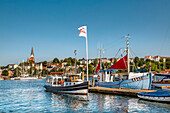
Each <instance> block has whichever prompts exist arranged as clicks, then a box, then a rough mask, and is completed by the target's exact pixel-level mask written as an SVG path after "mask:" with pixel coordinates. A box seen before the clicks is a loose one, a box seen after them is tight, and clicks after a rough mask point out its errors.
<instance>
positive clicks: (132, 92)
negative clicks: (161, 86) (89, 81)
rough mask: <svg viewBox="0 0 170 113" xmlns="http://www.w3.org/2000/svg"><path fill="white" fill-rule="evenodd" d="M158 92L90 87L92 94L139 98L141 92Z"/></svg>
mask: <svg viewBox="0 0 170 113" xmlns="http://www.w3.org/2000/svg"><path fill="white" fill-rule="evenodd" d="M154 91H156V90H142V89H127V88H105V87H89V92H91V93H105V94H115V95H124V96H133V97H137V93H140V92H154Z"/></svg>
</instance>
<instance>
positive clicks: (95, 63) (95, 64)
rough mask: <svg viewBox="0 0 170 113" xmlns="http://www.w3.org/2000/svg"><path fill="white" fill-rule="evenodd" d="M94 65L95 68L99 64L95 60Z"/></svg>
mask: <svg viewBox="0 0 170 113" xmlns="http://www.w3.org/2000/svg"><path fill="white" fill-rule="evenodd" d="M93 64H94V67H96V66H97V64H98V61H97V60H96V59H95V60H94V62H93Z"/></svg>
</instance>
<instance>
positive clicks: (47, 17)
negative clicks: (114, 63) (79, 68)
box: [0, 0, 170, 66]
mask: <svg viewBox="0 0 170 113" xmlns="http://www.w3.org/2000/svg"><path fill="white" fill-rule="evenodd" d="M169 6H170V1H169V0H0V66H6V65H8V64H19V63H20V62H22V61H26V60H27V58H29V57H30V54H31V48H32V47H33V48H34V54H35V60H36V62H41V61H45V60H46V61H51V60H53V59H54V58H59V59H64V58H68V57H75V55H74V50H77V58H78V59H80V58H86V40H85V38H84V37H79V36H78V34H79V31H78V28H79V27H81V26H83V25H87V39H88V56H89V58H90V59H92V58H97V57H99V51H98V50H97V49H98V48H102V49H104V54H102V57H106V58H113V57H116V54H117V52H118V50H119V49H120V48H122V50H124V49H125V48H126V38H125V36H127V34H130V36H131V38H130V40H129V44H130V51H131V54H132V56H133V57H136V56H138V57H141V58H142V57H144V56H148V55H151V56H156V55H160V56H169V57H170V13H169V12H170V7H169Z"/></svg>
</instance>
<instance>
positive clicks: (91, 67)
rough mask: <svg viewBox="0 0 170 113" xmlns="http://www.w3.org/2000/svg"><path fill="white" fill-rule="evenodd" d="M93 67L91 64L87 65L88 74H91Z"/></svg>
mask: <svg viewBox="0 0 170 113" xmlns="http://www.w3.org/2000/svg"><path fill="white" fill-rule="evenodd" d="M93 70H94V69H93V66H92V65H91V64H89V65H88V71H89V73H93Z"/></svg>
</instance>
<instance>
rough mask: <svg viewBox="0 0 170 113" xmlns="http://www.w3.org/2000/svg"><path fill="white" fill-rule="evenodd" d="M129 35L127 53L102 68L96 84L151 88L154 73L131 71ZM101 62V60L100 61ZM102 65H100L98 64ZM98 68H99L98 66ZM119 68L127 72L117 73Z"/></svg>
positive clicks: (112, 86) (114, 86)
mask: <svg viewBox="0 0 170 113" xmlns="http://www.w3.org/2000/svg"><path fill="white" fill-rule="evenodd" d="M128 40H129V35H128V36H127V50H126V52H127V55H125V56H124V57H123V58H122V59H120V60H119V61H118V62H116V63H115V64H114V65H112V66H110V67H109V68H108V69H107V70H100V73H99V74H98V81H97V82H96V83H95V86H99V87H108V88H118V87H123V88H130V89H151V83H152V73H150V72H143V73H134V72H130V65H129V42H128ZM99 63H100V62H99ZM98 66H100V65H98ZM97 69H99V68H98V67H97ZM117 70H126V71H127V72H126V73H115V72H116V71H117Z"/></svg>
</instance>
